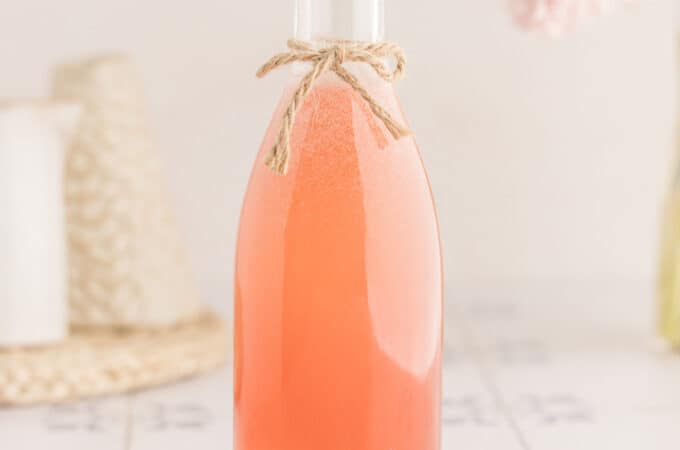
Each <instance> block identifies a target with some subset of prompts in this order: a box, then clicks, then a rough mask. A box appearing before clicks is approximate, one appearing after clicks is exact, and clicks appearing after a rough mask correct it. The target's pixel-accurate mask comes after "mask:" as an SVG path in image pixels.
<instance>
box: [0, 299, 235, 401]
mask: <svg viewBox="0 0 680 450" xmlns="http://www.w3.org/2000/svg"><path fill="white" fill-rule="evenodd" d="M228 342H229V337H228V331H227V326H226V324H225V323H224V322H223V321H222V319H220V318H219V317H217V316H216V315H214V314H212V313H206V314H205V315H203V316H202V317H201V318H200V319H198V320H194V321H192V322H187V323H184V324H181V325H176V326H174V327H171V328H164V329H161V328H158V329H155V330H154V329H149V330H135V331H132V330H128V331H123V330H117V331H116V330H106V329H94V328H91V329H84V328H81V329H79V328H76V329H74V330H73V331H72V333H71V336H70V337H69V338H68V339H67V340H66V341H64V342H62V343H61V344H58V345H55V346H49V347H40V348H30V349H29V348H24V349H0V406H22V405H32V404H39V403H57V402H62V401H68V400H76V399H82V398H87V397H93V396H100V395H108V394H120V393H124V392H129V391H133V390H138V389H142V388H148V387H152V386H157V385H161V384H165V383H169V382H172V381H177V380H180V379H183V378H187V377H190V376H194V375H198V374H201V373H204V372H207V371H209V370H212V369H214V368H217V367H218V366H219V365H221V364H222V363H223V362H224V360H225V359H226V357H227V355H228V353H229V350H228Z"/></svg>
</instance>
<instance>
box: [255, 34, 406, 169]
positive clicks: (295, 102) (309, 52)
mask: <svg viewBox="0 0 680 450" xmlns="http://www.w3.org/2000/svg"><path fill="white" fill-rule="evenodd" d="M326 44H327V45H326V46H324V47H322V48H320V49H315V48H314V47H313V46H312V44H310V43H308V42H304V41H299V40H296V39H290V40H289V41H288V49H289V51H288V52H286V53H280V54H278V55H275V56H273V57H272V58H271V59H270V60H269V61H267V62H266V63H265V64H264V65H263V66H262V67H260V69H259V70H258V71H257V76H258V78H262V77H264V76H265V75H267V74H268V73H269V72H271V71H272V70H274V69H276V68H278V67H281V66H285V65H287V64H290V63H293V62H308V63H311V64H312V68H311V69H310V71H309V72H307V74H306V75H305V76H304V77H303V78H302V80H300V85H299V86H298V88H297V89H296V90H295V93H294V94H293V97H292V98H291V101H290V104H289V105H288V108H286V111H285V113H284V115H283V119H282V123H281V130H280V131H279V135H278V137H277V139H276V141H275V142H274V145H273V147H272V148H271V150H270V151H269V153H268V154H267V156H266V158H265V164H266V165H267V167H269V168H270V169H272V170H273V171H274V172H275V173H277V174H279V175H284V174H286V172H287V171H288V161H289V159H290V152H291V148H290V136H291V132H292V130H293V126H294V125H295V115H296V114H297V111H298V110H299V109H300V107H301V106H302V103H303V102H304V100H305V98H306V97H307V95H308V94H309V92H310V91H311V90H312V87H313V85H314V82H315V81H316V80H317V79H318V78H319V77H320V76H321V75H322V74H323V73H325V72H328V71H331V72H334V73H335V74H336V75H337V76H338V77H339V78H340V79H341V80H343V81H344V82H345V83H347V84H348V85H349V86H351V87H352V89H354V90H355V91H356V92H357V93H358V94H359V95H361V97H362V98H363V99H364V100H365V101H366V103H368V105H369V107H370V108H371V111H373V114H375V116H376V117H378V118H379V119H380V120H381V121H382V122H383V123H384V124H385V127H386V128H387V130H388V131H389V132H390V134H391V135H392V136H393V137H394V138H395V139H400V138H402V137H404V136H408V135H410V134H411V131H410V130H409V129H408V128H407V127H406V126H404V125H402V124H400V123H399V122H397V121H396V120H395V119H394V118H393V117H392V115H391V114H390V113H389V112H387V110H386V109H385V108H383V107H382V106H380V105H379V104H378V102H377V101H376V100H375V99H374V98H373V97H372V96H371V95H370V94H369V93H368V91H367V90H366V89H365V88H364V87H363V86H362V85H361V82H360V81H359V80H358V78H357V77H356V76H354V75H353V74H352V73H350V72H349V71H348V70H347V69H345V68H344V67H343V66H342V65H343V64H344V63H345V62H348V61H353V62H361V63H365V64H368V65H369V66H371V67H372V68H373V70H374V71H375V73H377V74H378V76H380V77H381V78H382V79H384V80H385V81H388V82H393V81H395V80H397V79H398V78H399V77H401V75H402V74H403V73H404V68H405V66H406V57H405V55H404V52H403V51H402V50H401V48H400V47H399V46H398V45H396V44H392V43H389V42H377V43H367V42H358V41H337V40H333V41H326ZM385 58H391V59H393V60H394V62H395V67H394V69H393V70H390V68H388V67H387V65H386V63H385Z"/></svg>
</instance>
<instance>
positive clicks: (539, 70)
mask: <svg viewBox="0 0 680 450" xmlns="http://www.w3.org/2000/svg"><path fill="white" fill-rule="evenodd" d="M292 3H293V0H287V1H281V0H250V1H248V2H244V1H238V2H236V1H229V0H201V1H195V2H189V1H186V0H145V1H138V0H117V1H92V0H59V1H49V2H48V1H44V0H22V1H12V0H0V97H25V96H35V95H42V94H44V93H46V92H47V79H48V74H49V70H50V66H51V65H52V64H53V63H56V62H59V61H61V60H64V59H72V58H78V57H80V56H82V55H89V54H92V53H96V52H99V51H109V50H121V51H126V52H130V53H131V54H133V55H134V56H135V57H136V58H137V60H138V62H139V66H140V70H141V72H142V74H143V76H144V78H145V80H146V82H147V85H148V94H149V102H150V106H151V110H152V114H153V120H154V125H155V127H156V131H157V135H158V138H159V141H160V143H161V144H162V148H161V151H162V158H163V162H164V163H165V166H166V168H167V176H168V184H169V187H170V192H171V195H172V196H173V198H174V200H175V201H176V205H177V212H178V218H179V221H180V223H181V225H182V227H183V230H184V231H185V236H186V242H187V245H188V247H189V249H190V254H191V258H192V261H193V263H194V266H195V267H196V271H197V275H198V278H199V281H200V283H201V286H202V289H203V290H204V292H205V294H206V296H207V297H208V298H210V299H211V300H212V301H213V302H225V301H226V300H228V299H230V297H231V293H230V292H231V271H232V259H233V253H234V248H233V244H234V241H235V233H236V226H237V220H238V212H239V208H240V202H241V197H242V194H243V191H244V188H245V184H246V182H247V178H248V174H249V170H250V166H251V164H252V161H253V158H254V156H255V153H256V151H257V149H258V147H259V144H260V139H261V137H262V134H263V131H264V127H265V126H266V124H267V122H268V121H269V118H270V114H271V112H272V108H273V107H274V104H275V102H276V101H277V100H278V95H279V93H280V90H281V88H282V83H283V81H284V79H285V77H286V71H285V70H284V71H282V72H281V73H279V74H277V75H274V76H271V77H270V78H268V79H266V80H261V81H258V80H256V79H255V77H254V72H255V70H256V68H257V66H258V65H259V64H260V63H261V62H263V61H264V60H265V59H266V58H267V57H269V56H270V55H271V54H273V53H274V52H277V51H279V50H282V49H283V46H284V42H285V39H286V38H287V37H289V35H290V34H291V33H290V32H291V29H292ZM386 4H387V5H386V6H387V11H388V12H387V29H388V38H389V39H391V40H395V41H398V42H400V43H401V44H402V45H403V47H404V48H405V49H406V51H407V52H408V55H409V57H410V58H409V61H410V64H409V67H408V75H407V77H406V78H405V80H403V81H401V83H400V85H399V92H400V95H401V98H402V100H403V102H404V104H405V107H406V110H407V112H408V114H409V116H410V120H411V122H412V125H413V128H414V129H415V131H416V133H417V135H418V139H419V142H420V144H421V147H422V151H423V155H424V158H425V161H426V163H427V166H428V168H429V171H430V175H431V178H432V183H433V187H434V190H435V194H436V197H437V203H438V206H439V212H440V219H441V225H442V233H443V242H444V247H445V255H446V276H447V280H448V282H449V284H451V283H455V284H474V283H480V282H484V283H494V282H496V283H497V282H507V281H525V280H537V279H541V280H550V279H566V280H577V279H579V280H580V279H612V278H621V279H624V278H625V279H635V280H650V279H651V278H652V276H653V272H654V265H655V251H656V248H655V247H656V230H657V220H658V210H659V206H660V201H661V195H662V193H663V191H664V190H665V186H666V184H667V180H668V176H669V173H670V171H671V167H670V163H671V153H672V151H671V147H672V131H673V110H674V99H675V74H674V69H675V63H674V58H675V47H676V41H675V36H674V31H673V25H674V24H673V22H674V14H673V11H672V5H671V0H646V1H640V2H639V3H638V5H637V6H636V7H633V8H629V9H628V10H624V11H619V12H617V13H616V14H614V15H612V16H610V17H608V18H607V19H606V20H603V21H601V22H598V23H597V24H594V25H591V26H588V27H586V28H584V29H582V30H580V31H579V32H577V33H576V34H573V35H570V36H568V37H567V38H565V39H562V40H550V39H546V38H543V37H540V36H535V35H526V34H523V33H520V32H519V31H517V30H516V29H514V28H513V26H512V24H511V23H510V20H509V18H508V17H507V15H506V13H505V11H504V9H503V8H502V0H428V1H427V2H422V1H421V2H414V1H406V0H386Z"/></svg>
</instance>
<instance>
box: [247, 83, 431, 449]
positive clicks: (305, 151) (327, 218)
mask: <svg viewBox="0 0 680 450" xmlns="http://www.w3.org/2000/svg"><path fill="white" fill-rule="evenodd" d="M371 90H372V91H373V92H372V93H373V94H374V95H375V96H376V98H377V100H378V101H380V102H381V103H382V104H383V105H385V107H386V108H387V109H388V110H390V111H391V112H393V113H394V114H395V116H396V117H397V118H400V119H401V117H402V116H401V113H400V111H399V108H398V105H397V102H396V99H395V98H394V96H393V94H392V91H391V88H390V87H389V86H379V85H376V86H373V87H372V89H371ZM287 98H288V97H286V100H284V102H283V103H282V107H281V108H280V110H279V111H278V112H277V114H276V115H275V120H274V121H273V123H272V125H271V126H270V128H269V130H268V132H267V135H266V137H265V140H264V144H263V147H262V150H261V152H260V155H259V157H258V160H257V162H256V165H255V168H254V170H253V173H252V178H251V181H250V185H249V188H248V193H247V196H246V199H245V203H244V206H243V211H242V216H241V227H240V233H239V241H238V252H237V268H236V292H235V322H236V323H235V328H236V329H235V333H236V343H235V449H236V450H435V449H439V445H440V397H441V322H442V316H441V310H442V277H441V260H440V247H439V238H438V229H437V221H436V215H435V212H434V207H433V203H432V198H431V193H430V189H429V184H428V181H427V178H426V175H425V172H424V169H423V166H422V163H421V159H420V156H419V154H418V150H417V147H416V144H415V142H414V140H413V139H412V138H404V139H402V140H400V141H395V140H394V139H393V138H392V137H391V136H390V135H389V134H388V132H387V131H386V129H385V128H384V125H383V124H382V123H381V122H380V121H379V119H377V118H376V117H375V116H374V115H373V114H372V112H371V111H370V110H369V108H368V106H367V105H366V103H365V102H364V101H363V100H362V99H361V98H360V97H359V96H358V95H357V94H356V93H354V92H353V91H352V90H351V89H350V88H349V87H347V86H345V85H343V84H341V83H340V82H339V81H337V80H336V79H335V78H334V77H333V76H330V75H328V76H325V77H324V78H323V80H321V81H320V82H319V84H318V85H317V87H316V88H315V89H314V91H313V92H312V93H311V94H310V96H309V97H308V99H307V100H306V102H305V104H304V105H303V107H302V108H301V110H300V111H299V112H298V115H297V118H296V125H295V128H294V131H293V135H292V142H291V143H292V149H293V152H292V157H291V163H290V168H289V172H288V174H287V175H285V176H278V175H275V174H273V173H272V172H271V171H270V170H269V169H268V168H266V167H264V165H263V163H262V160H263V158H264V155H265V152H267V151H268V150H269V149H270V147H271V145H272V143H273V141H274V137H275V135H276V133H277V132H278V129H279V124H280V116H281V112H282V111H281V110H282V108H283V106H286V105H287Z"/></svg>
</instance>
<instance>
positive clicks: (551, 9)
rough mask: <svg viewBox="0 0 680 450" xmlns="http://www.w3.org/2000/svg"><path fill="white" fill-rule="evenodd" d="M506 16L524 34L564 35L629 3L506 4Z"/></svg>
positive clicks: (541, 0) (550, 0)
mask: <svg viewBox="0 0 680 450" xmlns="http://www.w3.org/2000/svg"><path fill="white" fill-rule="evenodd" d="M508 2H509V4H510V12H511V13H512V16H513V17H514V19H515V22H517V24H518V25H519V26H521V27H523V28H525V29H527V30H539V31H543V32H545V33H547V34H549V35H553V36H555V35H559V34H561V33H563V32H564V31H568V30H571V29H573V28H574V27H575V26H577V25H579V24H581V23H583V22H585V21H587V20H588V19H590V18H593V17H595V16H600V15H602V14H605V13H607V12H609V11H610V10H612V9H613V8H614V7H616V6H618V5H620V4H623V3H629V0H508Z"/></svg>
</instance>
